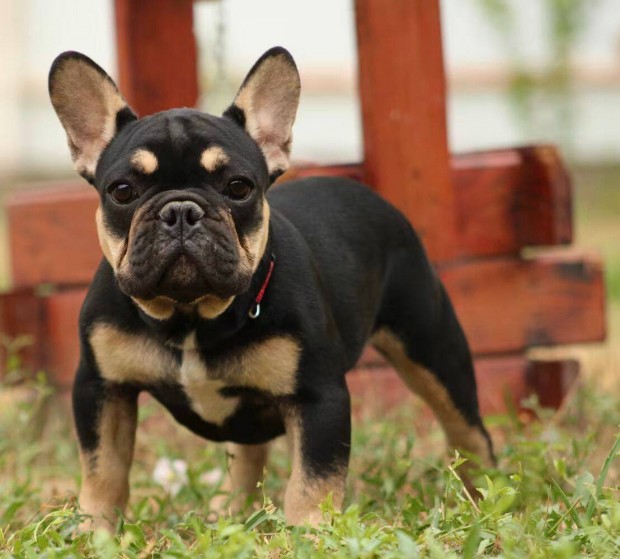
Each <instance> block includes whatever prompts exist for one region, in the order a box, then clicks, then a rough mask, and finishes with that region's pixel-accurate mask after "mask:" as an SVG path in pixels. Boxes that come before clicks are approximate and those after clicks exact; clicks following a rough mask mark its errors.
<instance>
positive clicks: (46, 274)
mask: <svg viewBox="0 0 620 559" xmlns="http://www.w3.org/2000/svg"><path fill="white" fill-rule="evenodd" d="M97 205H98V196H97V194H96V192H95V190H94V189H93V188H92V187H90V186H88V185H87V184H86V183H84V182H77V181H75V182H65V183H57V184H56V185H51V186H49V187H46V188H45V190H41V189H36V188H34V187H33V189H32V190H30V191H29V190H26V191H20V192H18V193H16V194H14V195H12V196H10V197H9V199H8V200H7V202H6V209H7V219H8V229H9V246H10V254H11V277H12V280H13V285H15V286H35V285H38V284H41V283H55V284H61V285H66V284H85V283H88V282H90V280H91V279H92V277H93V274H94V273H95V270H96V269H97V265H98V264H99V261H100V260H101V249H100V248H99V241H98V240H97V232H96V228H95V211H96V209H97Z"/></svg>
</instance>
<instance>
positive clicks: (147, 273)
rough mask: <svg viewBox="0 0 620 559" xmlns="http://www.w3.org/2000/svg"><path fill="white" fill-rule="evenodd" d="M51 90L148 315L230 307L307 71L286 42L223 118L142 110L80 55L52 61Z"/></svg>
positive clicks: (260, 65)
mask: <svg viewBox="0 0 620 559" xmlns="http://www.w3.org/2000/svg"><path fill="white" fill-rule="evenodd" d="M49 88H50V97H51V100H52V104H53V106H54V109H55V110H56V113H57V114H58V117H59V118H60V121H61V123H62V125H63V127H64V128H65V131H66V133H67V139H68V143H69V148H70V150H71V156H72V159H73V162H74V166H75V168H76V170H77V172H78V173H79V174H81V175H82V176H83V177H84V178H86V179H87V180H88V181H89V182H90V183H91V184H93V185H94V186H95V187H96V188H97V191H98V192H99V196H100V200H101V203H100V206H99V209H98V211H97V230H98V233H99V240H100V243H101V248H102V250H103V253H104V255H105V257H106V258H107V260H108V262H109V263H110V265H111V267H112V269H113V270H114V273H115V275H116V277H117V280H118V285H119V286H120V288H121V290H122V291H123V292H124V293H125V294H126V295H128V296H130V297H131V298H132V299H133V300H134V302H135V303H136V304H137V305H138V306H139V307H140V308H142V310H144V311H145V312H146V313H147V314H148V315H150V316H151V317H154V318H157V319H166V318H169V317H170V316H172V314H173V313H174V312H175V310H176V309H177V308H183V309H184V310H187V308H188V307H194V308H196V309H197V310H198V312H199V314H200V315H201V316H203V317H204V318H214V317H216V316H218V315H219V314H221V313H222V312H223V311H224V310H225V309H226V308H227V307H228V306H229V305H230V303H231V302H232V300H233V299H234V297H235V296H236V295H238V294H240V293H243V292H244V291H246V290H247V289H248V287H249V285H250V280H251V277H252V274H253V273H254V271H255V270H256V267H257V266H258V263H259V261H260V259H261V257H262V255H263V253H264V251H265V247H266V244H267V240H268V230H269V206H268V205H267V202H266V200H265V191H266V190H267V188H268V187H269V185H270V184H271V182H273V180H274V179H275V177H277V176H278V175H279V174H281V173H282V172H283V171H284V170H285V169H286V167H287V166H288V159H289V152H290V145H291V129H292V125H293V122H294V120H295V113H296V110H297V104H298V101H299V89H300V84H299V75H298V73H297V69H296V67H295V63H294V62H293V59H292V58H291V56H290V54H289V53H288V52H287V51H285V50H284V49H282V48H274V49H271V50H269V51H267V52H266V53H265V54H264V55H263V56H262V57H261V58H260V59H259V60H258V62H257V63H256V64H255V65H254V67H253V68H252V69H251V70H250V72H249V74H248V76H247V77H246V78H245V80H244V82H243V84H242V85H241V88H240V89H239V92H238V93H237V96H236V98H235V100H234V101H233V104H232V105H231V106H230V107H229V109H228V110H227V111H226V112H225V113H224V115H223V116H222V117H215V116H211V115H207V114H204V113H202V112H200V111H197V110H193V109H173V110H170V111H165V112H161V113H157V114H155V115H152V116H148V117H145V118H142V119H138V117H137V116H136V115H135V114H134V112H133V111H132V110H131V108H130V107H129V106H128V105H127V103H126V101H125V99H124V98H123V97H122V95H121V94H120V92H119V91H118V89H117V88H116V85H115V84H114V82H113V81H112V80H111V79H110V77H109V76H108V75H107V74H106V73H105V72H104V71H103V70H102V69H101V68H100V67H99V66H97V65H96V64H95V63H94V62H93V61H92V60H90V59H89V58H87V57H85V56H84V55H82V54H79V53H75V52H67V53H63V54H61V55H60V56H59V57H58V58H57V59H56V60H55V62H54V64H53V65H52V69H51V70H50V77H49Z"/></svg>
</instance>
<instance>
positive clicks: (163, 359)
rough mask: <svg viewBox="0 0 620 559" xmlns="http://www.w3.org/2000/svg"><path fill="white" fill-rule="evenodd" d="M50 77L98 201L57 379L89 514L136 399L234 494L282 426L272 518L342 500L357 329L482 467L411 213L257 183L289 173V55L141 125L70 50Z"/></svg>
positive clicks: (300, 517)
mask: <svg viewBox="0 0 620 559" xmlns="http://www.w3.org/2000/svg"><path fill="white" fill-rule="evenodd" d="M162 79H164V77H163V76H162ZM49 88H50V96H51V99H52V103H53V105H54V108H55V109H56V112H57V114H58V116H59V118H60V121H61V122H62V125H63V126H64V128H65V130H66V132H67V137H68V140H69V147H70V149H71V155H72V158H73V162H74V164H75V168H76V170H77V172H78V173H79V174H80V175H82V176H83V177H84V178H85V179H86V180H87V181H88V182H90V183H91V184H93V185H94V186H95V188H96V189H97V191H98V193H99V196H100V206H99V209H98V211H97V216H96V222H97V228H98V232H99V239H100V242H101V248H102V250H103V254H104V255H105V259H103V260H102V262H101V265H100V266H99V269H98V270H97V273H96V275H95V278H94V281H93V283H92V285H91V287H90V291H89V293H88V296H87V298H86V301H85V303H84V306H83V308H82V313H81V317H80V332H81V359H80V364H79V367H78V371H77V376H76V379H75V385H74V389H73V405H74V411H75V420H76V425H77V432H78V436H79V443H80V450H81V460H82V469H83V480H82V490H81V494H80V504H81V507H82V509H83V510H84V511H85V512H86V513H88V514H91V515H93V517H94V519H95V522H96V523H102V524H105V521H106V520H107V521H109V522H113V521H114V515H115V512H116V511H117V510H122V509H123V508H124V507H125V505H126V502H127V498H128V494H129V486H128V475H129V469H130V467H131V462H132V455H133V447H134V438H135V431H136V406H137V398H138V394H139V393H140V392H141V391H147V392H149V393H150V394H152V395H153V396H154V397H155V398H156V399H157V400H159V401H160V402H161V403H162V404H163V405H164V406H165V407H166V408H167V409H168V410H169V411H170V412H171V413H172V415H173V416H174V417H175V418H176V419H177V420H178V421H179V422H180V423H182V424H183V425H185V426H187V427H188V428H189V429H191V430H192V431H193V432H194V433H197V434H199V435H202V436H203V437H205V438H207V439H210V440H213V441H226V443H227V448H228V451H229V453H230V455H231V456H232V460H231V465H230V471H229V472H228V473H229V480H228V482H227V488H228V489H230V490H231V491H232V492H233V494H234V495H235V497H234V501H233V504H234V503H237V504H239V503H242V502H244V500H245V498H246V497H247V496H248V494H250V493H252V491H253V490H254V489H255V488H256V483H257V481H258V480H259V479H260V477H261V475H262V471H263V466H264V464H265V461H266V458H267V445H268V443H269V441H271V440H272V439H274V438H275V437H278V436H280V435H283V434H285V433H286V435H287V438H288V440H289V448H290V452H291V462H292V473H291V477H290V481H289V483H288V487H287V489H286V494H285V502H284V510H285V514H286V518H287V520H288V521H289V522H290V523H293V524H298V523H303V522H306V521H308V522H310V523H317V522H318V521H319V519H320V511H319V508H318V506H317V505H318V504H319V503H320V502H321V500H322V499H324V498H325V497H326V496H327V495H328V494H329V493H330V492H331V493H333V499H334V503H335V504H336V506H340V505H341V503H342V500H343V494H344V489H345V477H346V471H347V462H348V459H349V447H350V437H351V423H350V421H351V420H350V403H349V393H348V391H347V386H346V384H345V378H344V377H345V373H346V371H348V370H349V369H351V368H352V367H353V366H354V364H355V362H356V361H357V359H358V357H359V355H360V353H361V351H362V348H363V347H364V345H365V344H366V343H367V342H368V341H370V342H371V343H372V344H373V345H374V346H375V347H376V348H378V349H379V351H381V352H382V353H383V354H385V355H386V356H387V358H388V359H389V360H390V361H391V362H392V363H393V364H394V366H395V367H396V369H397V371H398V372H399V373H400V375H401V376H402V378H403V380H404V381H405V383H406V384H407V386H408V387H409V388H411V389H412V390H413V391H414V392H416V393H417V394H419V395H420V396H421V397H422V398H423V399H425V400H426V401H427V402H428V403H429V404H430V406H431V407H432V408H433V410H434V412H435V414H436V415H437V417H438V418H439V421H440V422H441V424H442V426H443V428H444V429H445V432H446V434H447V438H448V441H449V443H450V445H452V446H454V447H458V448H461V449H463V450H465V451H467V452H469V453H472V454H475V455H477V456H479V457H480V458H481V460H482V461H483V462H486V463H489V462H492V460H493V455H492V450H491V443H490V439H489V437H488V435H487V433H486V431H485V429H484V427H483V425H482V422H481V419H480V415H479V412H478V402H477V397H476V385H475V381H474V375H473V369H472V361H471V357H470V352H469V349H468V346H467V342H466V340H465V337H464V335H463V332H462V330H461V328H460V326H459V323H458V321H457V318H456V316H455V314H454V311H453V309H452V305H451V304H450V301H449V300H448V297H447V295H446V292H445V290H444V288H443V286H442V285H441V283H440V281H439V280H438V278H437V276H436V274H435V272H434V271H433V269H432V267H431V265H430V264H429V261H428V260H427V258H426V256H425V253H424V250H423V248H422V246H421V244H420V241H419V239H418V237H417V236H416V234H415V233H414V231H413V229H412V228H411V226H410V225H409V223H408V222H407V220H406V219H405V218H404V217H403V216H402V215H401V214H400V213H399V212H398V211H397V210H396V209H394V208H393V207H392V206H390V205H389V204H387V203H386V202H385V201H383V200H382V199H381V198H379V197H378V196H376V195H375V194H373V193H372V192H371V191H370V190H369V189H368V188H366V187H364V186H363V185H360V184H357V183H355V182H353V181H350V180H345V179H338V178H312V179H307V180H301V181H296V182H291V183H288V184H286V185H284V186H279V187H277V188H275V189H273V190H270V191H269V192H268V189H269V186H270V185H271V184H272V183H273V181H274V180H275V178H276V177H278V175H280V174H281V173H282V172H283V171H284V170H285V169H286V168H287V166H288V162H289V152H290V147H291V127H292V125H293V121H294V120H295V114H296V110H297V104H298V101H299V89H300V83H299V75H298V73H297V69H296V67H295V63H294V62H293V59H292V58H291V56H290V55H289V53H288V52H287V51H286V50H284V49H282V48H274V49H271V50H269V51H268V52H267V53H265V54H264V55H263V56H262V57H261V58H260V60H258V62H257V63H256V64H255V65H254V67H253V68H252V70H251V71H250V73H249V74H248V76H247V77H246V79H245V81H244V82H243V84H242V86H241V88H240V90H239V92H238V94H237V97H236V98H235V100H234V101H233V104H232V105H231V106H230V108H229V109H228V110H227V111H226V112H225V113H224V115H223V116H222V117H215V116H211V115H207V114H204V113H202V112H200V111H197V110H193V109H175V110H170V111H165V112H161V113H158V114H155V115H153V116H148V117H145V118H141V119H138V117H137V116H136V115H135V113H134V112H133V111H132V110H131V108H130V107H129V106H128V105H127V103H126V102H125V100H124V99H123V97H122V95H121V94H120V93H119V91H118V89H117V88H116V86H115V84H114V82H113V81H112V80H111V79H110V77H109V76H108V75H107V74H106V73H105V72H104V71H103V70H102V69H101V68H100V67H99V66H97V65H96V64H95V63H94V62H92V61H91V60H90V59H89V58H87V57H85V56H83V55H82V54H79V53H75V52H67V53H64V54H61V55H60V56H59V57H58V58H57V59H56V61H55V62H54V64H53V66H52V69H51V71H50V78H49Z"/></svg>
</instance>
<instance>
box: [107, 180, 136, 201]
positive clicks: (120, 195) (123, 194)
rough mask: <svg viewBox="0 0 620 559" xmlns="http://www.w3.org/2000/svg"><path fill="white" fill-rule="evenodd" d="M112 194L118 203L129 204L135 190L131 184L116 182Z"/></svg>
mask: <svg viewBox="0 0 620 559" xmlns="http://www.w3.org/2000/svg"><path fill="white" fill-rule="evenodd" d="M110 196H112V198H113V200H114V201H115V202H116V203H117V204H129V202H131V201H132V200H133V199H134V191H133V188H132V187H131V185H129V184H125V183H120V184H115V185H114V186H112V187H111V188H110Z"/></svg>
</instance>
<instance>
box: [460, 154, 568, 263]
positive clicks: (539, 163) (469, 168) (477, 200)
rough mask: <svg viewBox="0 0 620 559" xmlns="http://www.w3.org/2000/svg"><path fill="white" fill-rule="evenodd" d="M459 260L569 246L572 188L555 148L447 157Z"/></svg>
mask: <svg viewBox="0 0 620 559" xmlns="http://www.w3.org/2000/svg"><path fill="white" fill-rule="evenodd" d="M452 179H453V181H454V185H455V193H456V204H457V208H458V210H457V216H458V227H457V235H458V241H455V242H460V243H461V245H460V250H459V255H460V256H462V257H463V256H467V257H473V256H494V255H500V254H517V253H518V252H519V251H520V250H521V249H522V248H523V247H526V246H545V245H560V244H570V242H571V241H572V236H573V231H572V207H571V185H570V179H569V177H568V173H567V172H566V168H565V167H564V164H563V163H562V160H561V158H560V156H559V154H558V151H557V149H556V148H554V147H552V146H527V147H522V148H517V149H503V150H492V151H481V152H477V153H469V154H463V155H460V156H456V157H453V159H452Z"/></svg>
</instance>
